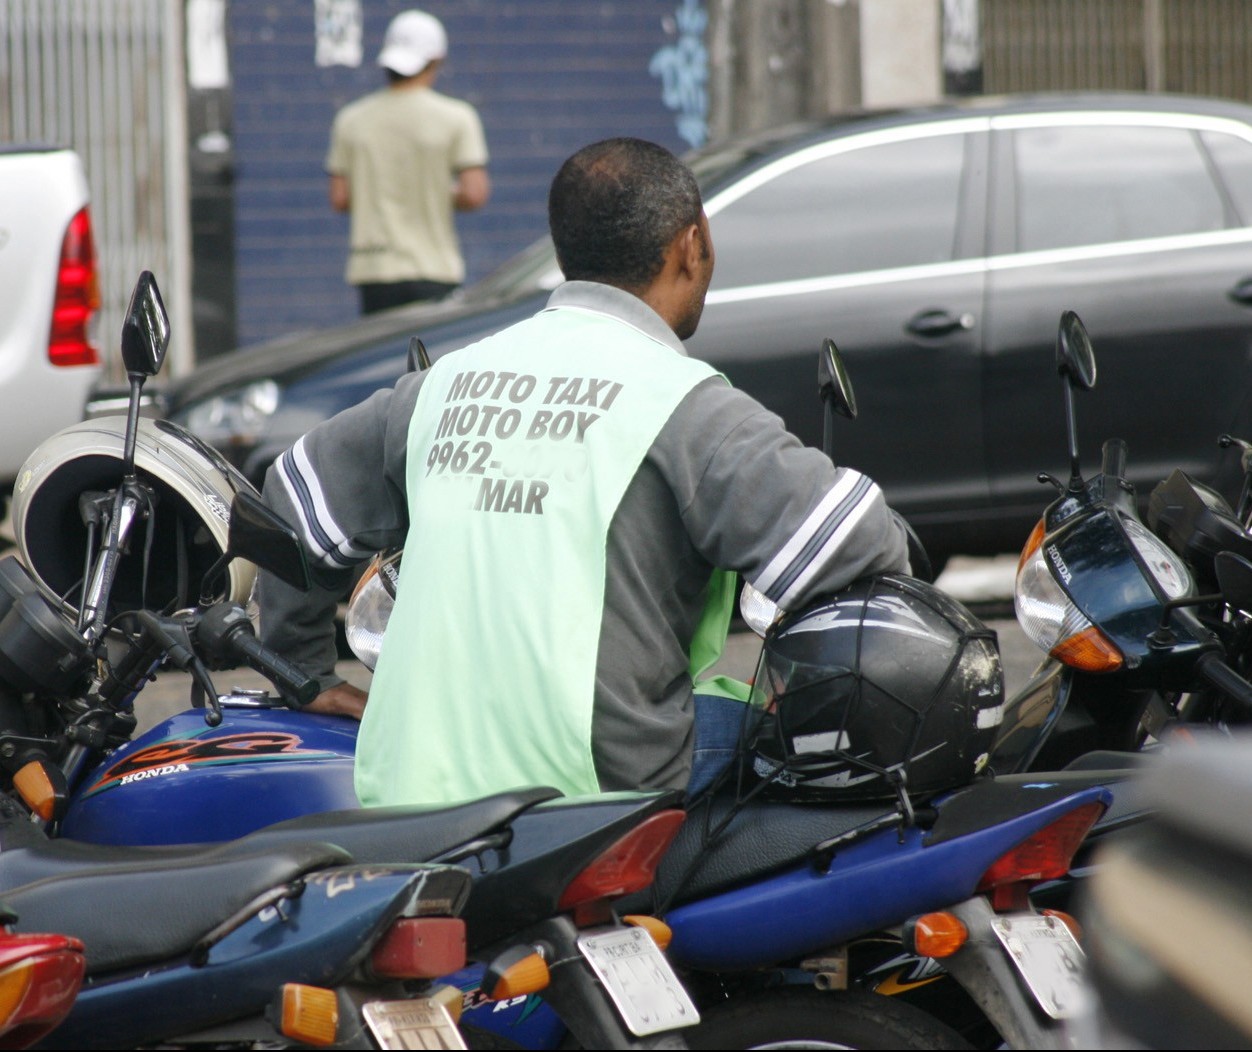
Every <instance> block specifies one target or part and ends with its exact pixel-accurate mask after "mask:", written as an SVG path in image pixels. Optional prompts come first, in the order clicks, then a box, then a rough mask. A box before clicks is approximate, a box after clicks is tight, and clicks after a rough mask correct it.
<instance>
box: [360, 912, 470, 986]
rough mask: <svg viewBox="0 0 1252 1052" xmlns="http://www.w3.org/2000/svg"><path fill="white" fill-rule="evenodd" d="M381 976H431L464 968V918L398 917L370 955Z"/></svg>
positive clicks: (374, 967) (372, 966)
mask: <svg viewBox="0 0 1252 1052" xmlns="http://www.w3.org/2000/svg"><path fill="white" fill-rule="evenodd" d="M370 967H371V968H372V969H373V971H374V974H375V975H377V976H379V977H380V978H382V979H435V978H437V977H438V976H441V975H447V974H449V973H450V972H455V971H456V970H457V969H459V968H464V967H465V921H463V920H461V918H460V917H402V918H401V919H400V920H398V921H396V922H395V923H394V924H393V925H392V926H391V927H390V928H388V929H387V931H386V933H385V934H384V935H383V937H382V938H381V939H379V940H378V944H377V945H376V946H375V947H374V952H373V953H371V954H370Z"/></svg>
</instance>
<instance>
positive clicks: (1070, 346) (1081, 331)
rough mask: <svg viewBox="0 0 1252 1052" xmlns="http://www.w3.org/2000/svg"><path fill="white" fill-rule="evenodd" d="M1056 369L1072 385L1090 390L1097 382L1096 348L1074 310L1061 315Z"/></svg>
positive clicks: (1057, 339) (1057, 334)
mask: <svg viewBox="0 0 1252 1052" xmlns="http://www.w3.org/2000/svg"><path fill="white" fill-rule="evenodd" d="M1056 371H1057V372H1059V373H1060V374H1061V375H1062V376H1063V377H1065V379H1066V380H1067V381H1069V384H1070V386H1071V387H1076V388H1078V389H1079V390H1081V391H1090V390H1091V389H1092V388H1093V387H1095V382H1096V361H1095V349H1094V348H1093V347H1092V346H1091V337H1089V336H1088V335H1087V327H1086V326H1085V325H1083V323H1082V319H1081V318H1079V317H1078V315H1077V314H1075V313H1074V312H1073V311H1072V310H1067V311H1066V312H1065V313H1064V314H1062V315H1061V324H1060V327H1059V328H1058V329H1057V333H1056Z"/></svg>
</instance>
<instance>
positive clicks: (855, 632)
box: [745, 574, 1004, 802]
mask: <svg viewBox="0 0 1252 1052" xmlns="http://www.w3.org/2000/svg"><path fill="white" fill-rule="evenodd" d="M754 702H755V703H756V704H757V705H758V706H759V711H758V716H757V719H756V720H755V721H754V727H753V729H752V730H751V732H750V733H749V737H748V739H747V742H746V745H747V748H746V750H745V755H746V758H747V763H748V766H749V767H750V769H751V777H753V778H755V779H757V780H760V781H766V782H767V783H768V784H767V785H766V786H764V787H763V789H762V791H763V793H764V794H765V795H766V796H769V797H773V798H781V799H787V800H792V801H824V802H843V801H856V800H876V799H896V798H897V797H898V794H899V792H900V791H901V790H903V791H905V792H907V793H908V795H909V796H916V795H921V794H929V793H933V792H936V791H937V790H940V789H947V788H950V787H953V786H958V785H963V784H966V783H967V782H969V781H970V780H971V779H972V778H973V777H974V775H975V774H977V773H978V771H979V770H981V769H982V767H983V765H984V764H985V763H986V760H987V753H988V751H989V750H990V748H991V743H992V739H993V738H994V736H995V732H996V727H997V724H998V723H999V720H1000V717H1001V715H1002V712H1003V702H1004V674H1003V670H1002V668H1001V664H1000V652H999V648H998V647H997V645H996V638H995V633H994V632H993V631H992V630H990V629H988V628H986V627H985V626H984V625H983V624H982V623H981V622H979V621H978V620H977V618H975V617H974V616H973V615H972V614H971V613H970V612H969V611H968V610H966V609H965V608H964V607H963V606H961V604H960V603H958V602H956V601H955V600H953V599H952V598H951V597H949V596H947V595H944V593H942V592H940V591H939V590H938V589H936V588H934V587H932V586H931V585H928V584H925V583H923V582H921V581H919V580H916V579H915V578H912V577H906V576H903V575H900V574H884V575H881V576H877V577H871V578H865V579H863V580H860V581H857V582H855V583H854V584H852V585H851V586H850V587H849V588H847V589H846V590H844V591H842V592H840V593H838V594H836V595H833V596H827V597H824V598H822V599H820V600H818V601H816V602H814V603H812V604H810V605H809V606H808V607H806V608H805V609H803V610H800V611H798V612H796V613H793V614H789V615H788V616H786V617H785V618H784V619H783V620H781V621H780V622H779V623H778V624H777V625H776V626H775V627H774V628H773V629H771V631H770V633H769V634H768V635H767V636H766V639H765V645H764V647H763V648H762V651H761V660H760V664H759V666H758V668H757V673H756V680H755V691H754Z"/></svg>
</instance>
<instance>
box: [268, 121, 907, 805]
mask: <svg viewBox="0 0 1252 1052" xmlns="http://www.w3.org/2000/svg"><path fill="white" fill-rule="evenodd" d="M548 208H549V223H550V226H551V229H552V236H553V240H554V242H555V245H556V251H557V258H558V261H559V262H560V265H561V268H562V271H563V273H564V275H565V277H566V279H567V280H566V282H565V283H564V284H563V285H561V286H560V287H558V288H557V289H556V290H555V291H554V292H553V294H552V297H551V299H550V300H549V301H548V305H547V307H546V308H545V309H544V310H542V311H540V312H539V313H538V314H537V315H535V316H534V317H533V318H530V319H528V320H526V321H523V322H521V323H519V324H517V325H514V326H511V327H509V328H507V329H505V330H503V331H502V332H500V333H498V334H496V335H495V336H492V337H489V338H487V339H485V340H482V341H480V342H479V343H476V344H473V345H471V346H469V347H466V348H463V349H462V350H459V351H456V352H453V353H451V354H448V355H445V356H443V357H442V358H440V359H439V360H438V361H436V362H435V364H434V365H433V366H432V367H431V368H430V369H429V370H427V371H424V372H421V373H415V374H410V375H407V376H405V377H403V378H402V379H401V380H400V381H398V382H397V384H396V385H395V387H394V388H392V389H390V390H387V391H382V392H379V393H377V394H375V395H374V396H372V397H371V398H370V399H368V400H366V401H365V402H363V403H362V404H361V405H359V406H357V407H354V408H353V409H350V410H347V411H345V412H343V413H341V414H339V415H338V416H336V417H334V418H333V419H331V420H329V421H327V422H326V423H324V424H322V425H320V426H319V427H317V428H315V429H314V430H313V431H311V432H309V434H307V435H306V436H305V437H304V438H302V439H301V440H300V441H299V442H298V443H297V444H296V445H295V446H294V447H293V448H292V449H291V450H289V451H288V452H287V453H285V454H284V455H283V456H282V457H280V458H279V460H278V461H277V462H276V463H275V465H274V466H273V467H271V469H270V472H269V474H268V476H267V479H266V484H265V499H266V500H267V502H269V503H270V504H271V506H272V507H274V508H275V509H276V510H277V511H278V512H280V513H281V514H283V515H284V516H285V517H287V518H288V519H289V520H290V521H292V522H295V523H297V524H298V529H299V531H300V533H301V535H302V537H303V539H304V542H305V544H306V545H307V547H308V548H309V551H310V553H311V555H312V556H313V559H314V562H315V564H316V565H317V566H318V568H319V570H320V572H321V573H322V575H323V576H322V583H323V584H325V585H326V586H327V587H326V588H325V589H324V590H322V591H319V592H318V593H317V595H316V596H315V597H313V598H310V597H308V596H305V595H303V594H299V593H295V592H293V591H292V590H291V589H289V588H288V587H287V586H285V585H283V584H281V582H278V581H277V580H275V579H274V578H272V577H269V576H267V575H262V578H261V590H260V596H261V618H262V633H263V637H264V639H265V641H266V642H267V643H268V644H269V645H270V646H272V647H274V648H276V649H278V650H279V651H280V652H283V653H285V654H286V655H287V656H289V657H291V658H293V659H295V660H297V661H300V662H302V663H303V664H305V665H306V667H308V668H309V669H310V670H311V671H313V672H314V673H315V674H318V675H319V676H320V677H321V683H322V687H323V690H322V693H321V694H320V695H319V697H318V698H317V699H316V700H315V701H314V702H313V704H312V705H311V706H310V708H311V709H312V710H313V711H320V712H328V713H339V714H343V715H350V716H359V717H361V718H362V727H361V731H360V736H359V740H358V746H357V764H356V787H357V793H358V795H359V797H360V799H361V802H362V803H364V804H366V805H373V804H401V803H446V802H453V801H457V800H463V799H467V798H471V797H477V796H482V795H486V794H488V793H492V792H496V791H500V790H503V789H507V788H511V787H514V786H518V785H528V784H547V785H553V786H556V787H558V788H560V789H562V790H563V791H564V792H566V793H569V794H584V793H594V792H598V791H602V790H604V791H608V790H614V789H627V788H631V789H633V788H684V787H686V788H687V789H688V791H689V792H691V793H694V792H696V791H698V790H699V789H701V788H703V787H704V786H705V785H707V784H708V783H709V782H710V781H711V780H712V778H713V777H714V776H715V775H716V773H717V772H718V770H720V769H721V768H722V767H724V766H725V764H726V763H727V762H728V761H729V758H730V756H731V754H732V753H733V749H734V746H735V744H736V740H737V735H738V725H739V721H740V713H741V711H742V708H741V704H740V702H739V701H737V700H734V699H733V698H727V697H721V696H718V695H719V693H721V694H733V693H734V691H733V690H727V691H720V692H719V690H718V689H717V687H715V686H713V685H712V684H706V683H696V684H695V687H694V690H693V681H694V680H695V679H696V678H697V677H698V676H699V675H700V674H701V673H703V672H704V671H705V670H707V668H708V667H709V666H710V665H711V664H712V663H713V661H714V660H715V659H716V657H717V655H718V653H720V648H721V644H722V642H724V639H725V633H726V629H727V626H728V623H729V617H730V605H731V601H732V597H733V583H732V582H733V572H738V573H741V574H743V576H744V577H745V578H746V579H747V580H748V581H749V582H751V583H752V584H753V585H754V587H756V588H757V589H758V590H759V591H761V592H763V593H764V594H765V595H766V596H767V597H768V598H770V599H771V600H773V601H774V602H776V603H777V604H778V605H779V606H780V607H781V608H783V609H787V608H794V607H796V606H798V605H799V604H801V603H803V602H804V601H805V600H806V599H807V598H809V597H810V596H812V595H815V594H817V593H819V592H823V591H832V590H836V589H838V588H841V587H843V586H844V585H846V584H848V583H849V582H850V581H852V580H854V579H855V578H858V577H861V576H865V575H867V574H872V573H878V572H882V571H888V570H900V569H906V568H907V556H906V542H905V535H904V531H903V528H902V526H901V524H900V523H899V522H898V521H897V519H896V518H895V516H894V514H893V513H892V512H891V510H890V509H889V508H888V507H887V505H886V503H885V501H884V499H883V496H882V493H881V491H880V490H879V488H878V487H877V485H876V484H875V483H874V482H872V481H871V480H870V479H868V478H866V477H865V476H863V475H861V474H860V473H858V472H856V471H853V470H851V469H847V468H836V467H834V466H833V465H832V464H831V463H830V461H829V460H828V459H827V458H826V457H825V456H824V455H823V454H822V453H820V452H819V451H817V450H815V449H811V448H808V447H805V446H803V445H802V444H801V443H800V442H799V441H798V440H797V439H796V438H795V437H794V436H792V435H790V434H789V433H788V432H787V431H786V430H785V429H784V428H783V426H782V422H781V421H780V420H779V419H778V418H777V417H776V416H774V415H773V414H771V413H769V412H768V411H767V410H765V409H764V408H763V407H762V406H761V405H760V404H759V403H757V402H756V401H754V400H753V399H751V398H750V397H748V396H747V395H745V394H743V393H741V392H738V391H735V390H733V389H732V388H731V387H730V386H729V385H728V384H727V383H726V381H725V379H724V378H723V377H721V376H720V375H719V374H717V373H716V372H715V371H714V370H713V369H712V367H711V366H709V365H707V364H706V363H703V362H699V361H696V360H694V359H691V358H688V357H687V356H686V353H685V351H684V349H683V346H682V343H681V341H682V340H683V339H685V338H686V337H688V336H690V335H691V334H692V333H694V332H695V329H696V326H697V324H698V322H699V318H700V313H701V310H702V308H703V305H704V298H705V293H706V292H707V290H708V286H709V281H710V278H711V276H712V273H713V265H714V253H713V246H712V240H711V237H710V234H709V228H708V220H707V218H706V217H705V215H704V211H703V206H702V203H701V199H700V194H699V189H698V187H697V186H696V183H695V179H694V177H693V176H692V174H691V172H690V170H689V169H687V168H686V166H685V165H683V164H682V163H681V162H679V161H678V160H677V159H676V158H674V157H673V155H672V154H670V153H669V152H668V151H666V150H664V149H663V148H661V147H659V146H656V145H655V144H652V143H646V142H643V141H641V140H637V139H612V140H607V141H606V142H602V143H596V144H593V145H592V146H589V147H586V148H584V149H583V150H580V151H579V152H578V153H576V154H575V155H574V156H573V157H571V158H570V159H569V160H567V161H566V162H565V164H564V165H563V166H562V168H561V170H560V171H559V172H558V173H557V176H556V178H555V179H554V181H553V184H552V187H551V191H550V194H549V201H548ZM402 542H403V543H404V545H405V551H406V557H405V561H404V571H403V573H404V576H405V580H406V581H409V580H410V579H411V581H410V583H409V584H408V585H406V587H405V588H403V589H401V590H400V592H399V593H398V596H397V601H396V607H395V611H394V613H393V615H392V619H391V622H390V625H389V631H388V634H387V637H386V640H385V642H384V645H383V648H382V652H381V654H380V656H379V661H378V667H377V670H376V672H375V677H374V680H373V685H372V688H371V692H370V701H369V705H368V707H367V706H366V704H365V701H366V699H365V695H364V694H363V692H361V691H359V690H357V689H356V688H354V687H351V686H349V685H348V684H345V683H343V682H341V681H339V680H338V679H337V677H335V676H334V673H333V665H334V659H335V648H334V638H333V620H332V619H333V614H334V609H335V605H336V600H337V598H338V596H339V595H340V594H341V593H342V589H343V586H344V584H345V583H346V580H347V578H348V575H349V574H350V568H351V567H352V566H353V565H354V564H355V563H356V562H358V561H361V560H363V559H365V558H367V557H368V556H369V555H370V554H372V553H373V552H374V551H377V550H380V549H382V548H384V547H388V546H391V545H395V544H399V543H402ZM718 568H720V570H719V569H718ZM721 571H731V572H732V573H724V572H721ZM362 714H363V715H362ZM693 766H694V770H693Z"/></svg>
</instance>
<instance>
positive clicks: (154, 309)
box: [122, 270, 170, 376]
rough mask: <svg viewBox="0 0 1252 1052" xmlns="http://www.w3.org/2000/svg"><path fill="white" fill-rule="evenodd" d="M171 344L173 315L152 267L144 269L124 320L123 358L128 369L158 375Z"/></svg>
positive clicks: (133, 372)
mask: <svg viewBox="0 0 1252 1052" xmlns="http://www.w3.org/2000/svg"><path fill="white" fill-rule="evenodd" d="M169 345H170V319H169V315H168V314H166V313H165V304H164V303H163V302H162V301H161V290H160V289H158V288H157V283H156V278H155V277H153V276H152V271H150V270H145V271H144V272H143V273H142V274H140V275H139V280H138V281H137V282H136V283H135V290H134V292H132V293H131V296H130V306H129V307H127V308H126V318H125V320H124V321H123V322H122V361H123V363H124V364H125V365H126V372H127V373H130V374H132V375H139V376H155V375H156V374H157V373H158V372H160V369H161V363H162V362H164V361H165V351H166V349H167V348H168V347H169Z"/></svg>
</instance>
